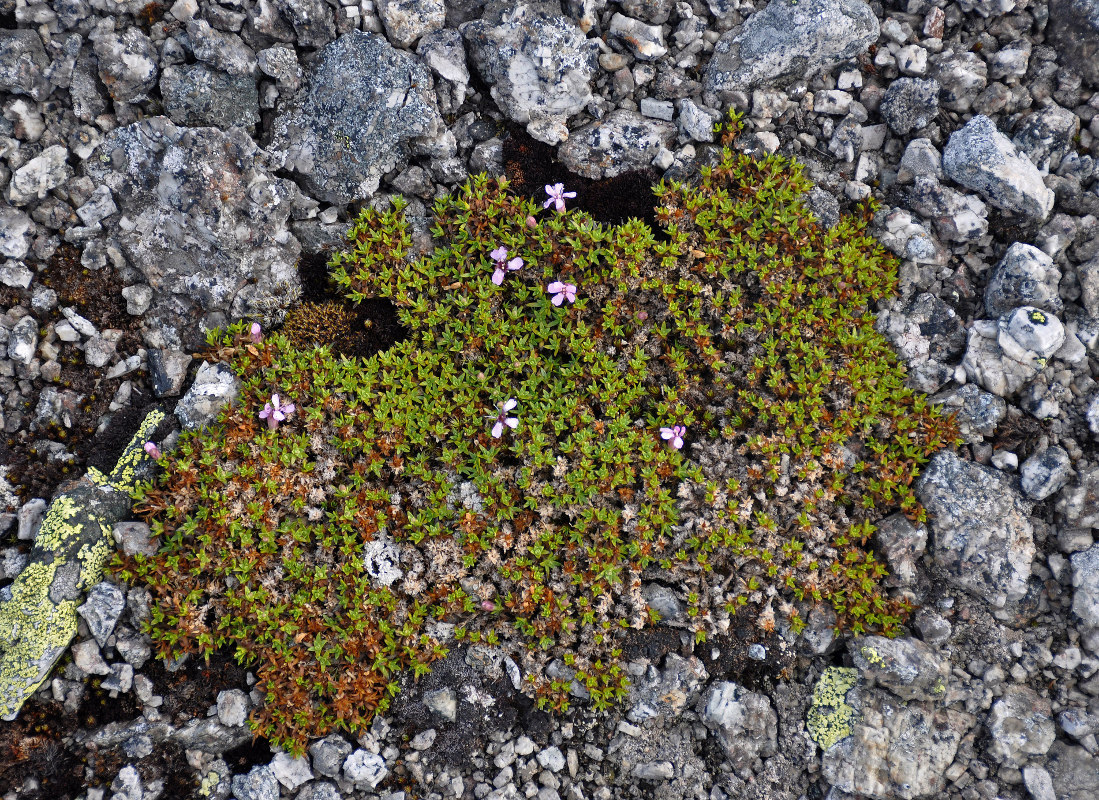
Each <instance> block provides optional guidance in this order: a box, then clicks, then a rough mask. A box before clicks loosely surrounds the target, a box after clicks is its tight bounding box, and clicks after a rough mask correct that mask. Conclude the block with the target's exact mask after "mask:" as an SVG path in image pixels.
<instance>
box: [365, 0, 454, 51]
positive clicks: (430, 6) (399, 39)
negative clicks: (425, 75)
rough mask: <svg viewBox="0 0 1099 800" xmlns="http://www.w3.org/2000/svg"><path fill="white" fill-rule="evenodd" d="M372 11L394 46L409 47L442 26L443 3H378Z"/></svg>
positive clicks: (380, 0) (385, 0) (392, 0)
mask: <svg viewBox="0 0 1099 800" xmlns="http://www.w3.org/2000/svg"><path fill="white" fill-rule="evenodd" d="M375 8H376V9H377V11H378V16H379V17H381V20H382V24H383V25H385V32H386V35H387V36H388V37H389V41H391V42H393V44H394V45H395V46H396V47H404V48H410V47H412V45H414V44H415V43H416V41H417V40H418V39H419V38H420V37H421V36H423V35H425V34H428V33H431V32H432V31H437V30H439V29H441V28H442V27H443V26H444V25H446V5H445V4H444V3H443V0H378V2H377V3H376V4H375Z"/></svg>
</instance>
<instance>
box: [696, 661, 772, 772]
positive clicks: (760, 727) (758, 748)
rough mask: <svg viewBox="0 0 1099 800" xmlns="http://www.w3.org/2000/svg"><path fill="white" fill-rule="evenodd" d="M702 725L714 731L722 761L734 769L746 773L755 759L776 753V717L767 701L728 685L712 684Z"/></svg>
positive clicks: (740, 687) (753, 693)
mask: <svg viewBox="0 0 1099 800" xmlns="http://www.w3.org/2000/svg"><path fill="white" fill-rule="evenodd" d="M702 721H703V723H705V725H706V727H708V728H710V730H714V731H717V735H718V741H719V742H720V743H721V747H722V749H723V750H724V752H725V757H726V758H728V759H729V761H730V763H732V765H733V767H734V769H747V768H749V767H750V766H751V765H752V764H753V763H754V762H755V760H756V759H757V758H768V757H770V756H772V755H774V754H775V752H776V751H777V749H778V739H777V731H778V717H777V716H776V714H775V712H774V709H772V708H771V701H770V699H769V698H768V697H767V696H766V695H764V694H759V693H757V692H750V691H748V690H747V689H745V688H744V687H743V686H741V685H739V684H737V683H732V682H729V681H720V682H718V683H715V684H714V685H713V687H712V688H711V689H710V694H709V696H708V697H707V699H706V705H705V707H704V709H703V711H702Z"/></svg>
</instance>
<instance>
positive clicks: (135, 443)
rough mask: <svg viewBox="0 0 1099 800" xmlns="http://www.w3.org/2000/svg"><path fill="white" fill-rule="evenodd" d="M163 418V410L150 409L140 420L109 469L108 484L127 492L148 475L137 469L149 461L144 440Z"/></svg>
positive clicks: (145, 440)
mask: <svg viewBox="0 0 1099 800" xmlns="http://www.w3.org/2000/svg"><path fill="white" fill-rule="evenodd" d="M163 420H164V412H163V411H161V410H160V409H156V410H153V411H150V412H149V413H148V414H147V415H146V416H145V419H144V420H142V422H141V425H140V426H139V427H138V429H137V433H135V434H134V435H133V438H131V439H130V443H129V444H127V445H126V449H125V450H123V451H122V455H121V456H120V457H119V459H118V461H117V462H116V463H115V466H114V469H112V470H111V475H110V479H109V483H110V485H111V486H113V487H114V488H115V489H117V490H118V491H120V492H126V493H127V494H129V493H130V492H132V491H133V490H134V488H135V487H136V486H137V484H138V482H139V481H141V480H144V479H145V478H146V477H148V476H145V475H142V474H141V471H140V470H139V467H141V466H142V465H145V464H148V463H149V461H150V459H149V456H148V454H147V453H146V452H145V442H147V441H149V437H150V436H152V434H153V431H155V430H156V429H157V426H158V425H160V423H161V422H163Z"/></svg>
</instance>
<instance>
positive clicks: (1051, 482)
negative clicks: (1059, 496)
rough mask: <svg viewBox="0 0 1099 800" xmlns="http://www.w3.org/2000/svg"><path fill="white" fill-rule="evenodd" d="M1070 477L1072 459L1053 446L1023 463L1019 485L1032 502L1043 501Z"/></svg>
mask: <svg viewBox="0 0 1099 800" xmlns="http://www.w3.org/2000/svg"><path fill="white" fill-rule="evenodd" d="M1070 477H1072V459H1071V458H1069V454H1068V453H1066V452H1065V450H1064V448H1061V447H1058V446H1057V445H1053V446H1051V447H1047V448H1046V449H1045V450H1043V451H1042V452H1040V453H1035V454H1034V455H1032V456H1031V457H1030V458H1028V459H1027V460H1026V461H1024V462H1023V466H1022V468H1021V469H1020V470H1019V483H1020V486H1021V487H1022V489H1023V494H1025V495H1026V496H1027V497H1029V498H1030V499H1032V500H1045V499H1046V498H1047V497H1049V496H1050V495H1052V494H1053V493H1054V492H1056V491H1058V490H1059V489H1060V488H1061V487H1062V486H1064V485H1065V484H1066V483H1068V481H1069V478H1070Z"/></svg>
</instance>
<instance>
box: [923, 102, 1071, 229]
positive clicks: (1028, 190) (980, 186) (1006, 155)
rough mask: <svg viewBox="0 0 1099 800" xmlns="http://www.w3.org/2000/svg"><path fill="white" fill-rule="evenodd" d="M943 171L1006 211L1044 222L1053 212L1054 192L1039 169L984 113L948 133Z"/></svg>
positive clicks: (953, 179)
mask: <svg viewBox="0 0 1099 800" xmlns="http://www.w3.org/2000/svg"><path fill="white" fill-rule="evenodd" d="M943 171H944V172H945V173H946V175H947V177H948V178H950V179H951V180H952V181H955V182H956V183H960V184H961V185H962V186H965V187H966V188H967V189H972V190H973V191H975V192H978V193H979V194H981V195H982V196H983V197H984V198H985V199H986V200H988V202H990V203H992V205H994V206H996V207H997V208H1002V209H1004V210H1005V211H1010V212H1012V213H1015V214H1021V215H1023V216H1026V217H1031V218H1033V219H1037V220H1044V219H1045V218H1046V217H1048V216H1049V212H1050V211H1052V210H1053V200H1054V196H1053V190H1052V189H1047V188H1046V185H1045V183H1043V182H1042V174H1041V173H1040V172H1039V171H1038V168H1037V167H1035V166H1034V163H1033V162H1031V161H1030V159H1028V158H1027V157H1026V156H1025V155H1022V154H1020V153H1019V152H1018V151H1017V150H1016V149H1015V145H1014V144H1012V143H1011V140H1010V139H1008V138H1007V137H1006V136H1004V135H1003V134H1002V133H1000V132H999V131H998V130H996V126H995V125H994V124H993V122H992V120H990V119H989V118H988V117H986V116H984V115H983V114H979V115H977V116H975V117H974V118H973V119H971V120H970V121H969V122H968V123H966V125H965V127H964V128H961V129H959V130H956V131H954V133H952V134H950V139H949V140H948V141H947V143H946V148H945V149H944V150H943Z"/></svg>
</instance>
